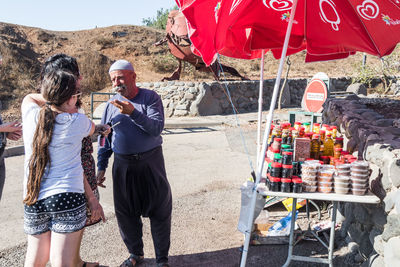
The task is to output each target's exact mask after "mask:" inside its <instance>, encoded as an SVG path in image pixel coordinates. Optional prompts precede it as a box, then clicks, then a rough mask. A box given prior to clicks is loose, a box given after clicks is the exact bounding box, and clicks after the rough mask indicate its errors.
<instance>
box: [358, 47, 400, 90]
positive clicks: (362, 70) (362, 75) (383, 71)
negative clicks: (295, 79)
mask: <svg viewBox="0 0 400 267" xmlns="http://www.w3.org/2000/svg"><path fill="white" fill-rule="evenodd" d="M399 59H400V58H399V55H397V54H396V53H393V54H391V55H389V56H386V57H383V58H381V64H375V65H368V64H363V62H359V63H357V64H355V68H356V77H353V78H352V83H363V84H365V85H366V86H367V87H368V88H370V87H371V83H372V81H373V80H374V79H377V78H378V79H380V80H381V81H382V86H381V87H378V88H377V90H375V91H377V92H378V93H387V92H388V90H390V86H391V85H392V82H393V79H392V78H393V77H394V76H396V75H398V73H399Z"/></svg>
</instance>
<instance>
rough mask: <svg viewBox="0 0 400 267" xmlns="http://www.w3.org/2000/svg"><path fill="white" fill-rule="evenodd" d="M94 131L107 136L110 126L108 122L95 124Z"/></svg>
mask: <svg viewBox="0 0 400 267" xmlns="http://www.w3.org/2000/svg"><path fill="white" fill-rule="evenodd" d="M94 133H95V134H101V135H102V136H104V137H107V135H109V134H110V133H111V127H110V125H108V124H96V127H95V130H94Z"/></svg>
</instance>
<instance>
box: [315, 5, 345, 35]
mask: <svg viewBox="0 0 400 267" xmlns="http://www.w3.org/2000/svg"><path fill="white" fill-rule="evenodd" d="M327 6H329V7H330V8H331V9H332V11H333V13H335V16H336V19H335V20H332V19H331V18H328V17H327V16H326V14H325V11H324V10H325V8H326V7H327ZM335 7H336V5H335V3H334V2H333V1H332V0H319V11H320V12H319V16H320V18H321V20H322V21H323V22H325V23H329V24H331V26H332V29H333V30H334V31H338V30H339V24H340V17H339V14H338V12H337V11H336V8H335ZM330 13H331V12H330Z"/></svg>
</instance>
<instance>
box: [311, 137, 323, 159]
mask: <svg viewBox="0 0 400 267" xmlns="http://www.w3.org/2000/svg"><path fill="white" fill-rule="evenodd" d="M320 148H321V144H320V142H319V134H314V135H313V137H312V140H311V144H310V158H313V159H317V160H319V150H320Z"/></svg>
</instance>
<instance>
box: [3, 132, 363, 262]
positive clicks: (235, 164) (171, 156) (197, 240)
mask: <svg viewBox="0 0 400 267" xmlns="http://www.w3.org/2000/svg"><path fill="white" fill-rule="evenodd" d="M250 128H251V127H250ZM245 133H246V134H245V135H244V136H245V139H247V143H248V145H249V146H251V147H253V146H254V144H255V142H254V140H255V133H254V131H253V130H246V128H245ZM163 138H164V145H163V147H164V156H165V161H166V168H167V174H168V177H169V181H170V184H171V188H172V192H173V219H172V235H171V237H172V240H171V249H170V263H171V266H182V267H183V266H185V267H186V266H187V267H192V266H195V267H196V266H211V267H213V266H215V267H219V266H239V262H240V257H241V250H240V249H241V246H242V245H243V240H244V239H243V235H242V234H241V233H240V232H239V231H237V229H236V228H237V223H238V217H239V211H240V201H241V200H240V197H241V195H240V189H239V187H240V185H241V184H242V183H243V182H244V181H245V180H246V179H247V178H248V177H249V174H250V167H249V161H248V160H249V159H250V160H251V161H253V162H254V157H253V156H250V157H249V158H247V156H246V154H244V153H243V152H242V151H241V149H239V148H238V146H239V145H240V143H241V137H240V136H239V135H237V129H235V128H233V127H204V128H198V129H176V130H170V131H166V132H164V134H163ZM95 147H96V145H95ZM95 153H96V152H95ZM252 155H254V154H252ZM22 161H23V156H18V157H12V158H7V159H6V165H7V172H8V175H7V180H6V185H5V190H4V193H3V199H2V200H1V202H0V214H2V218H3V219H2V221H1V222H0V266H4V267H9V266H22V265H23V260H24V255H25V251H26V241H25V235H24V234H23V232H22V210H21V207H22V205H21V204H20V203H21V189H22V184H21V180H22V179H21V177H22V176H21V175H22V170H21V167H20V166H22V165H21V164H22ZM109 169H110V168H109ZM109 169H108V170H107V173H106V177H111V174H110V170H109ZM9 177H19V178H17V179H12V178H9ZM106 185H107V188H106V189H101V191H100V194H101V203H102V205H103V208H104V210H105V213H106V217H107V222H106V223H100V224H98V225H95V226H92V227H89V228H88V229H87V230H86V232H85V235H84V240H83V242H82V253H81V254H82V257H83V258H84V259H85V260H89V261H99V262H100V263H101V266H119V264H120V263H121V262H122V261H123V260H124V259H125V258H126V257H127V256H128V253H127V251H126V248H125V246H124V244H123V242H122V240H121V238H120V235H119V232H118V227H117V222H116V218H115V214H114V210H113V201H112V193H111V191H112V184H111V181H110V180H108V181H107V182H106ZM3 214H7V215H6V216H4V215H3ZM286 214H287V211H286V210H285V208H284V207H283V205H281V204H277V205H276V206H274V207H273V208H271V212H270V216H271V220H272V221H276V220H278V219H280V218H282V217H283V216H286ZM311 214H312V218H311V220H312V222H317V221H318V219H317V217H316V215H317V214H316V211H315V210H312V212H311ZM3 216H4V217H3ZM322 216H323V219H329V218H328V213H327V212H326V210H325V211H323V213H322ZM297 222H298V223H299V225H300V227H301V229H303V230H305V229H307V220H306V218H305V212H304V211H303V210H302V211H301V212H300V214H299V219H298V221H297ZM336 236H337V238H336V243H337V250H336V252H335V255H337V258H336V259H335V266H357V265H359V264H357V263H355V262H354V256H355V254H354V253H353V252H348V249H347V247H346V246H345V242H344V240H343V239H342V238H341V236H340V231H339V230H337V233H336ZM143 239H144V249H145V257H146V260H145V263H144V264H142V265H140V266H154V265H155V259H154V249H153V245H152V239H151V232H150V228H149V221H148V219H144V230H143ZM294 253H295V254H299V255H313V256H314V257H322V256H327V251H326V249H325V248H324V247H323V246H321V245H320V244H319V243H318V242H314V241H301V242H299V244H298V245H297V246H296V247H295V250H294ZM286 257H287V245H263V246H251V247H250V249H249V254H248V258H247V266H254V267H258V266H281V265H282V264H283V263H284V262H285V259H286ZM290 266H302V267H304V266H325V265H321V264H307V263H301V262H294V263H292V264H291V265H290Z"/></svg>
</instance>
